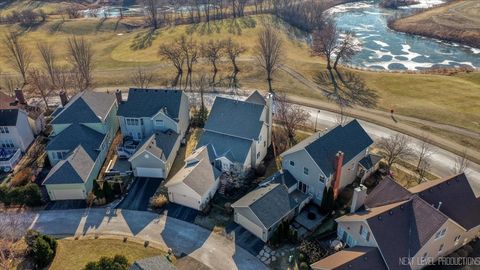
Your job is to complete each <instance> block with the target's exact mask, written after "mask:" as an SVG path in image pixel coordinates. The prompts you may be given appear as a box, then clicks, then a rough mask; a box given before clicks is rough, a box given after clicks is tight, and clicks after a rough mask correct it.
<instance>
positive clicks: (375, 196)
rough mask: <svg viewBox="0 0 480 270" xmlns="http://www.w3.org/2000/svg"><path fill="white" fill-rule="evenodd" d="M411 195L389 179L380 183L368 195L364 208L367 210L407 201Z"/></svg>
mask: <svg viewBox="0 0 480 270" xmlns="http://www.w3.org/2000/svg"><path fill="white" fill-rule="evenodd" d="M411 196H412V194H411V193H410V192H409V191H408V190H407V189H405V188H404V187H402V186H401V185H400V184H398V183H397V182H395V180H393V179H391V178H390V177H386V178H385V179H383V180H381V181H380V183H378V185H377V186H376V187H375V188H374V189H373V190H372V191H371V192H370V194H368V196H367V199H366V200H365V206H366V207H368V208H374V207H379V206H383V205H387V204H391V203H397V202H401V201H407V200H409V199H410V197H411Z"/></svg>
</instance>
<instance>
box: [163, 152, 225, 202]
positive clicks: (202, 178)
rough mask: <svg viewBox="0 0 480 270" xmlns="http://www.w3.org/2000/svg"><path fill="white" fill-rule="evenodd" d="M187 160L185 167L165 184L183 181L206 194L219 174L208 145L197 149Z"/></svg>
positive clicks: (168, 185) (198, 192)
mask: <svg viewBox="0 0 480 270" xmlns="http://www.w3.org/2000/svg"><path fill="white" fill-rule="evenodd" d="M185 162H186V163H185V165H184V166H183V168H182V169H181V170H180V171H179V172H178V173H177V174H175V175H174V176H173V177H172V179H170V181H168V182H167V183H166V184H165V186H166V187H171V186H173V185H176V184H178V183H181V182H183V183H184V184H185V185H187V186H188V187H190V188H191V189H193V190H194V191H195V192H196V193H197V194H198V195H200V196H203V195H205V194H206V193H207V192H208V191H209V190H210V188H211V187H212V185H214V184H215V180H216V179H217V177H218V176H219V172H218V170H217V169H216V168H215V167H214V166H212V163H211V162H210V159H209V157H208V149H207V147H206V146H204V147H201V148H199V149H197V150H195V151H194V152H193V153H192V155H190V156H189V157H188V158H187V159H186V160H185Z"/></svg>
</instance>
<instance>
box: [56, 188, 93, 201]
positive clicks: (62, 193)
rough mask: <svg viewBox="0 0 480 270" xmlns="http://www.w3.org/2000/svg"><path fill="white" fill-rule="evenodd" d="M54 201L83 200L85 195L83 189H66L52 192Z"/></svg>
mask: <svg viewBox="0 0 480 270" xmlns="http://www.w3.org/2000/svg"><path fill="white" fill-rule="evenodd" d="M51 192H52V195H53V198H52V199H53V200H55V201H60V200H83V199H85V195H84V194H83V189H65V190H52V191H51Z"/></svg>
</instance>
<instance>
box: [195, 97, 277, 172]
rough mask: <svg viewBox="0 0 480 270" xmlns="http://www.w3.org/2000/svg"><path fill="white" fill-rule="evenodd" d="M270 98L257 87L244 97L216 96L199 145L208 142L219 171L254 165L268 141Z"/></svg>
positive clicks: (262, 154)
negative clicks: (264, 95) (258, 90)
mask: <svg viewBox="0 0 480 270" xmlns="http://www.w3.org/2000/svg"><path fill="white" fill-rule="evenodd" d="M272 102H273V100H272V97H271V95H268V96H267V98H264V97H262V96H261V95H260V93H258V92H257V91H255V92H253V93H252V94H251V95H250V96H249V97H248V98H247V99H246V100H245V101H240V100H235V99H229V98H223V97H216V98H215V102H214V104H213V106H212V109H211V111H210V114H209V116H208V120H207V122H206V123H205V127H204V132H203V134H202V136H201V138H200V140H199V142H198V147H202V146H205V145H210V146H209V147H211V149H212V151H213V155H214V164H215V166H216V167H217V168H218V169H220V170H222V171H228V170H230V169H231V168H232V166H236V165H239V166H240V167H241V169H242V170H248V169H250V168H256V167H257V166H258V165H259V164H260V162H262V160H263V159H264V158H265V156H266V155H267V150H268V147H269V146H270V144H271V134H272V106H273V105H272Z"/></svg>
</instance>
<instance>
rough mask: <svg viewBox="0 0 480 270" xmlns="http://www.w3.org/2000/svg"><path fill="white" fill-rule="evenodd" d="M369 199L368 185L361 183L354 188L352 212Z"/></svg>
mask: <svg viewBox="0 0 480 270" xmlns="http://www.w3.org/2000/svg"><path fill="white" fill-rule="evenodd" d="M366 199H367V187H366V186H364V185H360V186H358V187H356V188H355V189H354V190H353V198H352V205H351V207H350V213H355V212H356V211H357V210H358V208H360V207H362V205H364V204H365V200H366Z"/></svg>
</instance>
